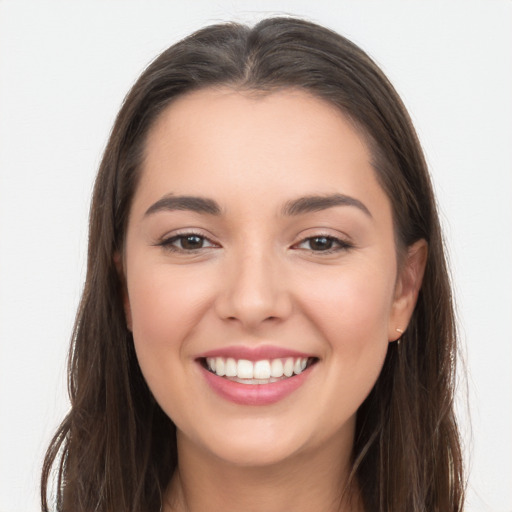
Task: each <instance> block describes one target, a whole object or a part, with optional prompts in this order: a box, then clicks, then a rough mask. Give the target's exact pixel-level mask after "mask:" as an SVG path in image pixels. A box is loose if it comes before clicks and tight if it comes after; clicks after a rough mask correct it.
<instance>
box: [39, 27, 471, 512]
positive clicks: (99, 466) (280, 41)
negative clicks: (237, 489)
mask: <svg viewBox="0 0 512 512" xmlns="http://www.w3.org/2000/svg"><path fill="white" fill-rule="evenodd" d="M220 85H222V86H228V87H232V88H234V89H238V90H253V91H260V92H263V93H265V92H272V91H275V90H277V89H282V88H301V89H303V90H306V91H308V92H310V93H312V94H313V95H315V96H316V97H318V98H321V99H323V100H325V101H327V102H329V103H330V104H333V105H335V106H336V107H338V108H339V109H340V110H341V111H342V112H343V113H344V114H345V115H346V116H348V117H349V118H350V119H351V120H352V121H353V123H354V125H355V126H356V127H357V128H358V129H359V130H360V132H361V133H362V134H363V136H364V137H365V140H366V141H367V143H368V146H369V148H370V150H371V153H372V157H373V162H372V164H373V166H374V168H375V172H376V175H377V177H378V179H379V182H380V184H381V186H382V187H383V189H384V191H385V192H386V193H387V195H388V197H389V199H390V201H391V204H392V207H393V215H394V223H395V237H396V244H397V250H398V252H399V253H400V252H401V251H402V250H403V249H404V248H405V247H407V246H409V245H411V244H412V243H414V242H415V241H417V240H419V239H422V238H423V239H425V240H426V241H427V242H428V245H429V253H428V261H427V266H426V271H425V276H424V281H423V286H422V289H421V291H420V294H419V298H418V302H417V305H416V308H415V311H414V314H413V317H412V319H411V322H410V325H409V327H408V329H407V332H406V333H405V334H404V335H403V337H402V343H401V344H400V345H399V346H398V345H397V344H390V346H389V349H388V354H387V356H386V360H385V363H384V367H383V369H382V372H381V374H380V377H379V378H378V380H377V383H376V384H375V386H374V388H373V390H372V391H371V393H370V395H369V396H368V397H367V399H366V400H365V401H364V403H363V404H362V405H361V407H360V409H359V411H358V414H357V425H356V438H355V444H354V449H353V474H352V476H353V479H354V480H355V481H357V485H358V487H359V489H360V490H361V493H362V497H363V501H364V504H365V508H366V510H368V511H372V512H374V511H380V512H384V511H389V512H420V511H421V512H424V511H429V512H430V511H442V512H455V511H460V510H462V504H463V496H464V480H463V469H462V457H461V449H460V441H459V434H458V430H457V425H456V421H455V417H454V412H453V393H454V372H455V355H456V332H455V321H454V313H453V305H452V297H451V289H450V282H449V276H448V272H447V268H446V263H445V256H444V251H443V241H442V236H441V231H440V227H439V220H438V215H437V211H436V205H435V200H434V196H433V192H432V186H431V183H430V178H429V174H428V170H427V166H426V164H425V160H424V157H423V154H422V150H421V147H420V144H419V142H418V139H417V136H416V134H415V131H414V128H413V126H412V124H411V121H410V118H409V116H408V114H407V112H406V109H405V107H404V106H403V104H402V102H401V100H400V98H399V97H398V95H397V93H396V92H395V90H394V89H393V87H392V86H391V84H390V83H389V82H388V80H387V79H386V77H385V76H384V74H383V73H382V71H381V70H380V69H379V68H378V67H377V65H376V64H375V63H374V62H373V61H372V60H371V59H370V58H369V57H368V55H366V54H365V53H364V52H363V51H362V50H361V49H360V48H358V47H357V46H355V45H354V44H353V43H351V42H350V41H348V40H347V39H345V38H344V37H342V36H340V35H338V34H336V33H335V32H332V31H330V30H328V29H326V28H324V27H321V26H318V25H315V24H313V23H310V22H306V21H303V20H299V19H295V18H271V19H266V20H263V21H261V22H260V23H258V24H257V25H256V26H254V27H253V28H250V27H247V26H244V25H240V24H235V23H227V24H219V25H213V26H210V27H207V28H204V29H202V30H200V31H198V32H196V33H194V34H192V35H191V36H189V37H187V38H186V39H184V40H182V41H180V42H179V43H177V44H176V45H174V46H172V47H170V48H169V49H168V50H166V51H165V52H163V53H162V54H161V55H160V56H159V57H158V58H156V60H155V61H154V62H153V63H152V64H151V65H150V66H149V67H148V68H147V69H146V70H145V72H144V73H143V74H142V75H141V77H140V78H139V79H138V81H137V82H136V83H135V85H134V86H133V87H132V89H131V91H130V92H129V94H128V95H127V97H126V99H125V101H124V104H123V106H122V108H121V110H120V112H119V114H118V116H117V119H116V121H115V124H114V127H113V130H112V134H111V136H110V140H109V142H108V145H107V147H106V150H105V153H104V156H103V160H102V162H101V166H100V169H99V173H98V176H97V179H96V183H95V188H94V193H93V198H92V204H91V212H90V231H89V252H88V264H87V277H86V282H85V288H84V291H83V296H82V300H81V302H80V306H79V309H78V313H77V318H76V323H75V328H74V333H73V339H72V346H71V351H70V358H69V394H70V399H71V410H70V412H69V414H68V415H67V417H66V418H65V420H64V421H63V422H62V424H61V425H60V427H59V429H58V431H57V433H56V435H55V436H54V438H53V440H52V442H51V445H50V447H49V449H48V452H47V454H46V458H45V462H44V467H43V475H42V491H41V495H42V507H43V510H44V511H48V510H49V508H48V507H49V497H48V495H49V494H50V488H51V487H52V486H51V485H50V475H51V474H52V468H54V467H56V474H57V478H56V485H54V486H53V489H54V491H55V496H54V501H55V504H56V509H57V510H59V511H66V512H68V511H69V512H71V511H73V512H85V511H87V512H90V511H105V512H106V511H114V510H115V511H116V512H124V511H126V512H128V511H133V512H135V511H137V512H146V511H147V512H150V511H153V512H157V511H158V510H160V506H161V501H162V495H163V492H164V490H165V488H166V486H167V484H168V482H169V480H170V478H171V476H172V474H173V471H174V469H175V468H176V464H177V451H176V441H175V426H174V424H173V423H172V421H171V420H170V419H169V418H168V417H167V416H166V415H165V414H164V413H163V411H162V410H161V409H160V407H159V406H158V404H157V403H156V402H155V400H154V398H153V396H152V394H151V392H150V390H149V389H148V387H147V385H146V383H145V381H144V378H143V376H142V374H141V371H140V368H139V365H138V362H137V358H136V355H135V351H134V346H133V339H132V337H131V334H130V332H129V331H128V330H127V328H126V322H125V317H124V311H123V305H122V297H121V293H120V291H121V287H122V286H123V283H121V282H120V278H119V276H118V273H117V272H116V268H115V265H114V261H113V256H114V254H115V253H116V251H120V250H122V247H123V239H124V235H125V230H126V224H127V219H128V213H129V210H130V203H131V200H132V197H133V195H134V191H135V189H136V186H137V180H138V178H139V172H140V167H141V161H142V158H143V153H144V146H145V139H146V137H147V134H148V130H149V129H150V128H151V126H152V125H153V123H154V122H155V119H156V118H157V117H158V116H159V114H160V113H161V112H162V111H163V110H164V109H165V107H166V106H167V105H169V103H170V102H171V101H172V100H173V98H176V97H178V96H180V95H182V94H185V93H187V92H190V91H193V90H197V89H201V88H206V87H212V86H220ZM341 485H342V483H341V482H340V486H341Z"/></svg>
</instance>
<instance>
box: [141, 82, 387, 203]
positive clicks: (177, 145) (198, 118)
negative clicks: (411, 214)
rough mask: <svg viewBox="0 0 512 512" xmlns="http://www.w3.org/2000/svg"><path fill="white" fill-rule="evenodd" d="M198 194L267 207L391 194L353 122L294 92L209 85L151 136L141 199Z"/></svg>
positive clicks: (173, 108)
mask: <svg viewBox="0 0 512 512" xmlns="http://www.w3.org/2000/svg"><path fill="white" fill-rule="evenodd" d="M192 192H193V193H194V194H195V195H205V196H210V195H211V194H217V195H219V196H222V197H221V198H220V199H221V201H222V200H223V199H226V201H229V200H230V198H233V197H235V198H236V196H237V194H238V196H239V197H242V196H245V197H246V198H250V199H251V200H258V199H259V200H260V201H262V202H264V203H265V205H267V204H269V203H270V202H271V200H275V201H276V202H279V201H281V202H283V201H285V200H287V199H289V198H290V197H294V196H300V195H304V194H312V193H314V194H329V193H348V194H351V195H356V196H357V195H363V196H366V197H367V199H369V200H370V202H375V201H374V200H376V199H379V200H380V201H382V195H383V192H382V190H381V188H380V186H379V185H378V183H377V180H376V178H375V175H374V169H373V167H372V165H371V155H370V152H369V149H368V147H367V145H366V144H365V142H364V139H363V137H362V136H361V135H360V134H359V133H358V131H357V130H356V129H355V127H354V126H353V124H352V123H351V122H350V120H349V119H347V118H346V116H344V115H343V114H342V113H341V111H340V110H339V109H338V108H336V107H335V106H333V105H331V104H329V103H327V102H326V101H324V100H321V99H318V98H316V97H314V96H312V95H311V94H309V93H307V92H305V91H301V90H293V89H288V90H281V91H278V92H272V93H268V94H264V95H262V94H254V93H251V92H244V91H234V90H232V89H228V88H221V89H205V90H200V91H195V92H192V93H189V94H187V95H184V96H182V97H180V98H178V99H177V100H175V101H174V102H173V103H172V104H171V105H170V106H168V107H167V108H166V109H165V110H164V112H163V113H162V114H161V115H160V117H159V118H158V119H157V121H156V122H155V124H154V126H153V127H152V129H151V131H150V132H149V135H148V139H147V143H146V147H145V158H144V163H143V166H142V176H141V181H140V184H139V190H138V191H137V194H136V199H137V198H139V199H140V198H141V197H142V198H145V201H146V202H147V201H151V200H156V199H158V197H157V196H158V195H160V196H161V195H163V194H168V193H175V194H188V193H192ZM379 195H380V197H377V196H379ZM150 196H151V197H150ZM373 196H375V197H373Z"/></svg>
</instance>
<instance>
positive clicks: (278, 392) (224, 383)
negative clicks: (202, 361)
mask: <svg viewBox="0 0 512 512" xmlns="http://www.w3.org/2000/svg"><path fill="white" fill-rule="evenodd" d="M201 369H202V371H203V374H204V376H205V378H206V382H208V384H209V385H210V387H211V388H212V389H213V391H215V392H216V393H217V394H218V395H220V396H221V397H222V398H224V399H225V400H229V401H230V402H234V403H235V404H240V405H270V404H274V403H276V402H279V401H280V400H282V399H283V398H285V397H287V396H288V395H290V394H292V393H293V392H294V391H296V390H297V389H298V388H299V387H300V386H302V384H304V382H305V381H306V379H307V378H308V376H309V374H310V370H311V367H309V368H306V369H305V370H304V371H303V372H302V373H300V374H299V375H294V376H293V377H289V378H287V379H283V380H280V381H277V382H271V383H269V384H241V383H239V382H233V381H231V380H229V379H226V378H224V377H219V376H218V375H215V374H214V373H212V372H210V371H208V370H207V369H206V368H204V367H203V366H201Z"/></svg>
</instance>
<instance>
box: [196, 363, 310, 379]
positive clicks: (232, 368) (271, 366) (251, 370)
mask: <svg viewBox="0 0 512 512" xmlns="http://www.w3.org/2000/svg"><path fill="white" fill-rule="evenodd" d="M312 362H313V358H307V357H287V358H276V359H262V360H260V361H249V360H248V359H234V358H232V357H228V358H224V357H207V358H206V366H207V369H208V370H209V371H211V372H212V373H214V374H215V375H217V376H219V377H225V378H227V379H229V380H232V381H234V382H239V383H241V384H269V383H272V382H277V381H279V380H282V379H287V378H290V377H292V376H293V375H300V374H301V373H302V372H303V371H304V370H305V369H306V368H307V367H308V365H309V366H310V365H311V364H312Z"/></svg>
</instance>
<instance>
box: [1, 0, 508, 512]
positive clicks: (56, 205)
mask: <svg viewBox="0 0 512 512" xmlns="http://www.w3.org/2000/svg"><path fill="white" fill-rule="evenodd" d="M282 13H292V14H296V15H300V16H303V17H306V18H308V19H311V20H313V21H317V22H320V23H322V24H324V25H327V26H329V27H330V28H333V29H335V30H337V31H338V32H340V33H342V34H344V35H346V36H348V37H349V38H351V39H352V40H353V41H354V42H356V43H357V44H359V45H360V46H362V47H363V48H364V49H365V50H366V51H368V52H369V53H370V55H371V56H372V57H373V58H374V59H375V60H376V61H377V62H378V63H379V64H380V65H381V66H382V68H383V69H384V71H385V72H386V73H387V74H388V76H389V78H390V79H391V81H392V82H393V83H394V85H395V86H396V88H397V90H398V91H399V93H400V94H401V95H402V97H403V99H404V101H405V103H406V105H407V107H408V108H409V110H410V112H411V115H412V118H413V120H414V122H415V124H416V127H417V129H418V132H419V135H420V139H421V141H422V144H423V146H424V149H425V151H426V154H427V159H428V162H429V165H430V168H431V172H432V175H433V180H434V184H435V188H436V191H437V194H438V200H439V206H440V211H441V215H442V221H443V224H444V227H445V231H446V240H447V246H448V251H449V255H450V261H451V266H452V271H453V280H454V286H455V292H456V299H457V304H458V312H459V313H458V316H459V323H460V332H461V339H462V341H463V352H464V353H465V360H466V363H465V364H466V367H467V375H468V378H467V379H466V383H467V386H466V384H464V380H462V381H461V382H462V384H461V385H460V389H459V394H458V405H459V410H460V420H461V427H462V430H463V432H464V436H465V453H466V458H467V460H468V470H469V499H468V504H467V507H466V510H467V511H468V512H473V511H479V512H480V511H482V512H487V511H489V512H511V511H512V491H511V488H512V485H511V484H512V335H511V316H512V270H511V269H512V265H511V263H512V206H511V204H512V201H511V196H512V150H511V145H512V99H511V95H512V3H511V2H510V1H489V0H484V1H481V2H474V1H461V2H454V1H444V2H436V1H424V2H416V1H401V2H398V1H395V2H390V1H376V2H373V1H371V2H370V1H361V0H356V1H343V0H341V1H332V2H329V1H325V0H315V1H314V2H311V0H308V1H300V0H295V1H291V0H290V1H278V0H275V1H273V0H268V1H261V0H260V1H250V0H247V1H238V2H237V1H227V0H226V1H224V0H218V1H208V2H205V1H194V2H185V1H178V2H176V1H166V2H142V1H140V2H131V1H126V0H125V1H105V0H103V1H92V0H87V1H67V2H46V1H38V2H32V3H28V2H23V1H12V2H9V1H3V2H2V1H0V343H1V345H0V512H27V511H31V510H34V511H35V510H38V509H39V505H38V499H39V489H38V483H39V482H38V481H39V473H40V467H41V462H42V458H43V453H44V451H45V449H46V447H47V445H48V443H49V440H50V438H51V436H52V434H53V432H54V430H55V428H56V427H57V425H58V423H59V422H60V420H61V419H62V418H63V416H64V414H65V413H66V410H67V407H68V401H67V394H66V355H67V349H68V340H69V336H70V332H71V328H72V324H73V319H74V314H75V310H76V306H77V303H78V300H79V296H80V292H81V286H82V282H83V279H84V268H85V253H86V244H87V236H86V231H87V214H88V206H89V197H90V192H91V187H92V182H93V179H94V175H95V171H96V169H97V167H98V163H99V161H100V157H101V153H102V150H103V148H104V145H105V143H106V140H107V137H108V134H109V130H110V128H111V125H112V122H113V119H114V116H115V114H116V112H117V110H118V108H119V106H120V103H121V101H122V99H123V97H124V95H125V94H126V92H127V91H128V88H129V87H130V85H131V84H132V83H133V82H134V80H135V79H136V77H137V76H138V74H139V73H140V72H141V71H142V70H143V69H144V67H145V66H146V65H147V64H148V63H149V62H150V61H151V59H152V58H153V57H155V56H156V55H157V54H158V53H159V52H160V51H162V50H163V49H165V48H166V47H167V46H169V45H170V44H172V43H173V42H175V41H177V40H178V39H180V38H182V37H183V36H185V35H187V34H188V33H189V32H191V31H193V30H195V29H198V28H200V27H202V26H203V25H206V24H210V23H214V22H217V21H223V20H233V19H234V20H238V21H246V22H249V23H253V22H255V21H257V20H259V19H261V18H262V17H264V16H265V15H270V14H282ZM464 373H465V371H462V372H461V375H462V374H464ZM466 387H467V391H468V396H469V410H470V412H471V420H472V422H471V424H470V423H469V420H468V414H467V409H468V408H467V407H466V399H465V394H466Z"/></svg>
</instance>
